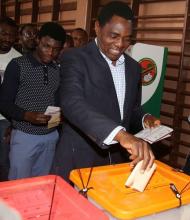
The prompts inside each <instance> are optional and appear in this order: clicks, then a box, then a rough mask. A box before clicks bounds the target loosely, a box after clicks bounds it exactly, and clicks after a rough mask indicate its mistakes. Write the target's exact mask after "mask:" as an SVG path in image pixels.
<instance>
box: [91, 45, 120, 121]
mask: <svg viewBox="0 0 190 220" xmlns="http://www.w3.org/2000/svg"><path fill="white" fill-rule="evenodd" d="M89 47H90V48H89V52H90V53H91V56H92V59H93V60H94V61H95V62H96V63H97V71H98V73H97V74H98V75H99V76H100V77H101V84H102V86H103V87H104V89H106V90H107V92H108V94H110V99H112V102H113V108H116V112H117V115H118V116H119V117H120V118H121V115H120V110H119V103H118V99H117V94H116V90H115V86H114V82H113V78H112V74H111V71H110V68H109V65H108V63H107V62H106V60H105V59H104V57H103V56H102V54H101V53H100V51H99V49H98V47H97V45H96V43H95V42H94V41H93V42H91V43H90V44H89Z"/></svg>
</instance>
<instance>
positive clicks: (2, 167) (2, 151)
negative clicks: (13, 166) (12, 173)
mask: <svg viewBox="0 0 190 220" xmlns="http://www.w3.org/2000/svg"><path fill="white" fill-rule="evenodd" d="M9 126H10V123H9V121H7V120H6V119H3V120H0V181H5V180H7V179H8V171H9V151H10V145H9V144H6V143H5V140H4V135H5V131H6V129H7V128H8V127H9Z"/></svg>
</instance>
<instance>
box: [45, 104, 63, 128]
mask: <svg viewBox="0 0 190 220" xmlns="http://www.w3.org/2000/svg"><path fill="white" fill-rule="evenodd" d="M44 114H45V115H50V116H51V119H50V120H49V121H48V128H53V127H57V126H58V125H59V124H60V121H61V109H60V107H57V106H48V107H47V109H46V111H45V113H44Z"/></svg>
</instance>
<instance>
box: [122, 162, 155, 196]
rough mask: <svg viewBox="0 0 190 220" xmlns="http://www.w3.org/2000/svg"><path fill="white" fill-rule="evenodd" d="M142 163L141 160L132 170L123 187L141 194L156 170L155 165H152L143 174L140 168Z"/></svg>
mask: <svg viewBox="0 0 190 220" xmlns="http://www.w3.org/2000/svg"><path fill="white" fill-rule="evenodd" d="M142 163H143V161H142V160H141V161H140V162H139V163H138V164H137V165H136V166H135V168H134V169H133V171H132V173H131V174H130V176H129V177H128V179H127V181H126V183H125V186H127V187H131V188H132V189H135V190H137V191H140V192H143V191H144V189H145V187H146V185H147V184H148V182H149V180H150V178H151V176H152V174H153V173H154V171H155V170H156V164H155V163H154V164H153V165H152V167H151V168H150V169H146V170H145V171H144V173H141V171H140V170H141V166H142Z"/></svg>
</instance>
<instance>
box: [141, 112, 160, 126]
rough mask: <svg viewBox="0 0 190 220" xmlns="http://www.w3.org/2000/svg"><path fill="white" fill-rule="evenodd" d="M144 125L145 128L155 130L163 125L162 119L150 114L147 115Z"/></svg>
mask: <svg viewBox="0 0 190 220" xmlns="http://www.w3.org/2000/svg"><path fill="white" fill-rule="evenodd" d="M143 123H144V126H145V128H153V127H156V126H159V125H160V124H161V122H160V119H158V118H156V117H154V116H153V115H149V114H147V115H145V117H144V122H143Z"/></svg>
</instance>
